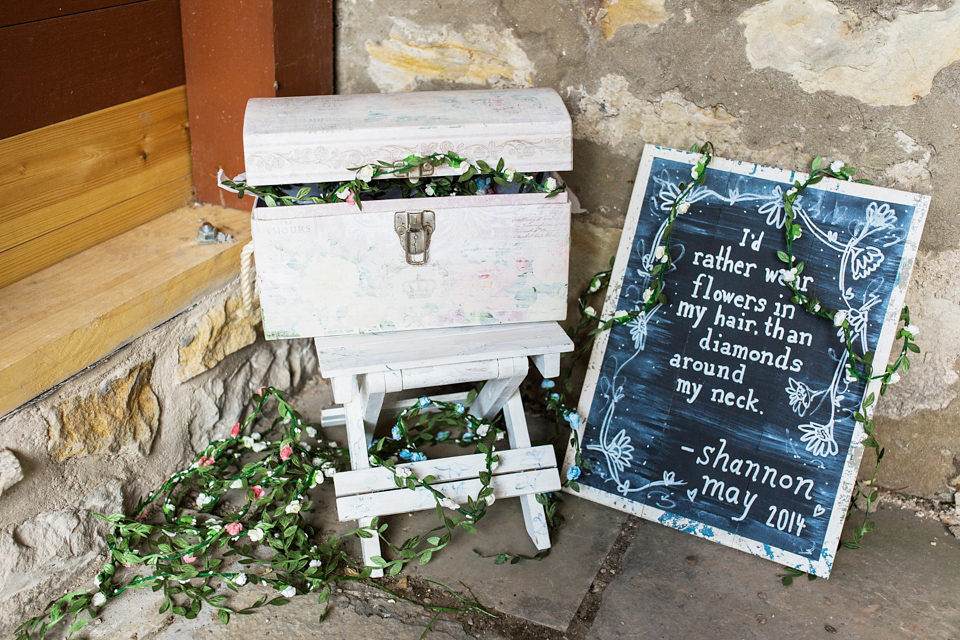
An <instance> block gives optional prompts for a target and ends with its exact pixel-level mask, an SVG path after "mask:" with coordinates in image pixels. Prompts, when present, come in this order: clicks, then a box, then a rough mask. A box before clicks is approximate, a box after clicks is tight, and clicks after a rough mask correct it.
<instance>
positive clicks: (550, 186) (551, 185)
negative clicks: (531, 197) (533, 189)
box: [543, 177, 557, 191]
mask: <svg viewBox="0 0 960 640" xmlns="http://www.w3.org/2000/svg"><path fill="white" fill-rule="evenodd" d="M543 186H544V188H545V189H546V190H547V191H553V190H554V189H556V188H557V181H556V180H555V179H553V178H552V177H550V178H547V181H546V182H544V183H543Z"/></svg>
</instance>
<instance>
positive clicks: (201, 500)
mask: <svg viewBox="0 0 960 640" xmlns="http://www.w3.org/2000/svg"><path fill="white" fill-rule="evenodd" d="M210 502H213V498H212V497H210V496H208V495H207V494H205V493H201V494H199V495H197V507H198V508H200V509H203V508H204V507H205V506H207V504H208V503H210Z"/></svg>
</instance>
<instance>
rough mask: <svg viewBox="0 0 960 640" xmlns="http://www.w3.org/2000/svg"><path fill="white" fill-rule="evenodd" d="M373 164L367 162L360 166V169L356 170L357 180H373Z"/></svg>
mask: <svg viewBox="0 0 960 640" xmlns="http://www.w3.org/2000/svg"><path fill="white" fill-rule="evenodd" d="M373 171H374V169H373V165H372V164H368V165H365V166H363V167H361V168H360V171H357V180H361V181H363V182H370V181H371V180H373Z"/></svg>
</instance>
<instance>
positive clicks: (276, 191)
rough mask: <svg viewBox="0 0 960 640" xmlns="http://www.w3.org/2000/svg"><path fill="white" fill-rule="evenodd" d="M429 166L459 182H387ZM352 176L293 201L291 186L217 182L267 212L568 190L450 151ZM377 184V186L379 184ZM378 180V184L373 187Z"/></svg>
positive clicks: (443, 178) (374, 166) (367, 168)
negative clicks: (445, 169)
mask: <svg viewBox="0 0 960 640" xmlns="http://www.w3.org/2000/svg"><path fill="white" fill-rule="evenodd" d="M425 164H429V165H430V166H432V167H439V166H441V165H443V164H449V165H450V166H451V167H453V168H455V169H459V170H460V174H459V175H457V176H449V177H446V176H438V177H420V178H397V177H390V176H394V175H395V174H398V173H399V174H403V173H406V172H409V171H410V170H412V169H415V168H418V167H422V166H423V165H425ZM348 170H349V171H354V172H355V177H354V179H353V180H344V181H339V182H326V183H320V184H317V185H315V186H303V187H301V188H300V189H299V190H298V191H297V193H296V194H295V195H290V194H289V193H286V191H289V190H290V189H292V187H289V186H267V187H254V186H251V185H249V184H247V183H246V182H245V181H243V180H239V179H234V180H226V179H222V178H221V180H220V184H221V185H222V186H223V187H226V188H228V189H229V190H233V191H236V192H237V196H238V197H239V198H243V196H244V194H246V193H250V194H252V195H254V196H258V197H260V198H263V200H264V202H266V204H267V206H269V207H279V206H290V205H298V204H330V203H335V202H348V203H351V204H356V205H357V207H358V208H360V209H362V208H363V207H362V205H361V200H362V199H363V198H362V197H361V196H366V199H376V198H379V197H382V196H383V195H384V194H386V193H387V192H388V191H390V190H391V189H399V191H400V195H401V197H402V198H426V197H440V196H456V195H485V194H487V193H490V192H491V191H492V190H493V188H494V187H493V186H492V183H495V184H498V185H500V186H504V187H510V186H513V187H519V188H520V189H524V188H528V189H532V190H533V191H535V192H539V193H544V194H546V197H547V198H550V197H553V196H555V195H557V194H558V193H560V192H561V191H563V190H564V189H566V186H565V185H564V184H563V183H562V182H560V181H558V180H557V179H556V178H554V177H553V176H549V175H548V176H547V177H546V178H543V179H538V178H537V176H535V175H530V174H526V173H520V172H517V171H514V170H513V169H510V168H506V167H505V166H504V160H503V158H501V159H500V161H499V162H498V163H497V164H496V165H490V164H488V163H487V162H485V161H483V160H477V161H476V162H475V163H471V162H469V161H468V160H467V159H466V158H463V157H461V156H459V155H457V154H456V153H454V152H453V151H446V152H444V153H432V154H429V155H426V156H420V155H415V154H414V155H409V156H407V157H406V158H404V159H403V160H402V161H401V163H398V164H391V163H389V162H384V161H382V160H381V161H379V162H377V163H375V164H367V165H363V166H361V167H351V168H349V169H348ZM378 178H380V179H379V180H377V179H378ZM374 180H376V182H374Z"/></svg>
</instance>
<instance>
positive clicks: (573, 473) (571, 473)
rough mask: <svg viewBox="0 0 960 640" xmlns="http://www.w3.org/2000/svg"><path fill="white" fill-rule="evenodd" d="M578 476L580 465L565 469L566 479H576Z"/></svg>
mask: <svg viewBox="0 0 960 640" xmlns="http://www.w3.org/2000/svg"><path fill="white" fill-rule="evenodd" d="M579 477H580V467H576V466H574V467H570V468H569V469H567V480H576V479H577V478H579Z"/></svg>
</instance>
